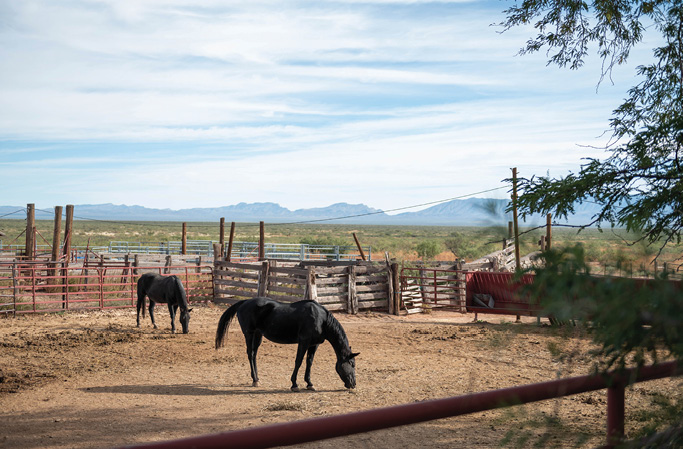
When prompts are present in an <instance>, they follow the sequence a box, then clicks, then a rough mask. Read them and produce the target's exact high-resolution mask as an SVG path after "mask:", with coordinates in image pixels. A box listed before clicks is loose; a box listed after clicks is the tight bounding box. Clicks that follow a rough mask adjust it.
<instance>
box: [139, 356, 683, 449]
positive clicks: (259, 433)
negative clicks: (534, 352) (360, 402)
mask: <svg viewBox="0 0 683 449" xmlns="http://www.w3.org/2000/svg"><path fill="white" fill-rule="evenodd" d="M682 373H683V365H681V366H679V365H678V364H677V362H666V363H661V364H657V365H652V366H646V367H643V368H640V369H638V370H635V369H629V370H625V371H623V372H612V373H610V374H609V375H605V376H600V375H597V376H595V375H594V376H580V377H570V378H566V379H558V380H552V381H548V382H542V383H537V384H531V385H522V386H518V387H511V388H504V389H500V390H493V391H486V392H482V393H475V394H468V395H465V396H457V397H451V398H446V399H436V400H432V401H424V402H417V403H413V404H406V405H397V406H393V407H385V408H379V409H374V410H367V411H362V412H356V413H349V414H345V415H337V416H328V417H323V418H314V419H307V420H302V421H296V422H292V423H281V424H273V425H268V426H261V427H255V428H251V429H244V430H237V431H233V432H224V433H218V434H213V435H204V436H199V437H192V438H185V439H181V440H174V441H163V442H157V443H149V444H142V445H135V446H126V447H127V448H138V449H176V448H177V449H180V448H187V447H192V448H194V449H218V448H242V449H255V448H269V447H275V446H288V445H293V444H303V443H309V442H312V441H319V440H323V439H329V438H336V437H342V436H348V435H354V434H358V433H365V432H371V431H374V430H381V429H388V428H391V427H397V426H404V425H408V424H416V423H420V422H424V421H431V420H435V419H442V418H450V417H453V416H460V415H466V414H470V413H476V412H482V411H486V410H493V409H496V408H499V407H509V406H513V405H519V404H527V403H530V402H537V401H542V400H546V399H553V398H560V397H564V396H570V395H574V394H578V393H585V392H588V391H595V390H602V389H603V388H607V389H608V394H607V446H608V447H611V446H613V445H614V444H616V443H617V442H619V441H620V440H621V438H622V436H623V434H624V394H625V387H626V386H627V385H631V384H634V383H637V382H643V381H647V380H654V379H661V378H664V377H672V376H675V375H680V374H682Z"/></svg>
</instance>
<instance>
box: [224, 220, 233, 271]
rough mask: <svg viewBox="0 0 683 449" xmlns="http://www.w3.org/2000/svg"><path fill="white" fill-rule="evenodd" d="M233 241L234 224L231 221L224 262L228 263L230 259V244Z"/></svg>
mask: <svg viewBox="0 0 683 449" xmlns="http://www.w3.org/2000/svg"><path fill="white" fill-rule="evenodd" d="M234 239H235V222H234V221H233V222H232V224H231V225H230V238H229V240H228V250H227V251H226V254H225V260H227V261H228V262H230V257H231V255H232V242H233V240H234Z"/></svg>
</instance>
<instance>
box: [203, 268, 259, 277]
mask: <svg viewBox="0 0 683 449" xmlns="http://www.w3.org/2000/svg"><path fill="white" fill-rule="evenodd" d="M213 274H214V276H225V277H236V278H243V279H258V278H259V275H258V273H243V272H240V271H228V270H216V271H214V273H213Z"/></svg>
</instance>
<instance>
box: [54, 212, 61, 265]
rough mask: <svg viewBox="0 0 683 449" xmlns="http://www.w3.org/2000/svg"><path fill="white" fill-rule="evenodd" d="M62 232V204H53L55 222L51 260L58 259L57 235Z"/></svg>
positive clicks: (55, 260)
mask: <svg viewBox="0 0 683 449" xmlns="http://www.w3.org/2000/svg"><path fill="white" fill-rule="evenodd" d="M61 233H62V206H55V224H54V231H53V232H52V261H53V262H57V261H58V260H59V235H60V234H61Z"/></svg>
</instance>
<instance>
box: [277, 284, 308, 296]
mask: <svg viewBox="0 0 683 449" xmlns="http://www.w3.org/2000/svg"><path fill="white" fill-rule="evenodd" d="M269 291H270V293H271V294H273V292H276V293H292V294H294V295H301V296H303V295H304V292H305V290H304V289H303V288H289V287H280V286H279V285H271V286H270V288H269ZM276 293H275V294H276Z"/></svg>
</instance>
